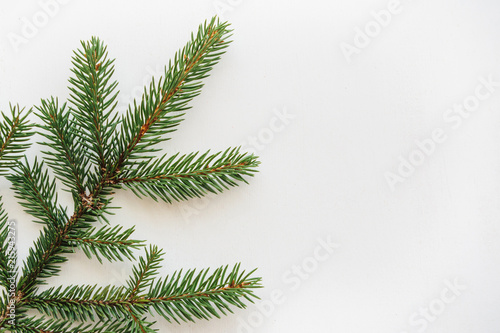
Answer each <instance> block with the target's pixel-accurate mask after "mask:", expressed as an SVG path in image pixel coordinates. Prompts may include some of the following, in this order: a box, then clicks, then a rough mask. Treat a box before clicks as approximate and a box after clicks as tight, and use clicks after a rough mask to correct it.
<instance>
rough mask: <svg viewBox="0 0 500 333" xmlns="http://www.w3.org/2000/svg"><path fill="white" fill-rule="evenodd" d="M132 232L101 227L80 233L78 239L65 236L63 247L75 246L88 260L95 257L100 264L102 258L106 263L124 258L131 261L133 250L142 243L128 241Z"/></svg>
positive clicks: (130, 230) (117, 227) (131, 229)
mask: <svg viewBox="0 0 500 333" xmlns="http://www.w3.org/2000/svg"><path fill="white" fill-rule="evenodd" d="M133 232H134V228H133V227H132V228H130V229H126V230H124V231H123V232H122V227H120V226H115V227H103V228H101V229H99V230H97V231H96V228H92V229H90V230H87V231H82V232H81V233H80V235H79V236H78V237H69V236H66V237H65V238H64V242H63V246H68V247H72V246H76V247H78V248H80V249H81V250H83V252H84V253H85V255H86V256H87V257H88V258H89V259H90V258H92V257H93V256H95V257H96V258H97V260H99V262H100V263H102V259H103V258H104V259H106V260H108V261H116V260H119V261H123V260H124V259H125V258H126V259H129V260H133V259H135V258H134V253H133V250H134V249H138V248H139V247H141V246H143V244H142V241H138V240H134V239H130V236H131V235H132V233H133Z"/></svg>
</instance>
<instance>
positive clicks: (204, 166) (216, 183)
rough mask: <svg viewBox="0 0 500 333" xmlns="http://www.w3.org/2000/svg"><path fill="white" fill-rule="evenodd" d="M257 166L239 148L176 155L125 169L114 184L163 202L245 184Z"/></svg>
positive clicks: (252, 158) (249, 156)
mask: <svg viewBox="0 0 500 333" xmlns="http://www.w3.org/2000/svg"><path fill="white" fill-rule="evenodd" d="M258 164H259V162H258V161H257V158H256V157H255V156H254V155H247V154H242V153H240V151H239V148H229V149H227V150H226V151H223V152H218V153H215V154H211V155H210V154H209V151H207V152H206V153H204V154H201V155H199V154H198V153H191V154H187V155H182V156H180V155H179V154H175V155H172V156H170V157H167V155H164V156H163V157H160V158H158V159H153V160H146V161H143V162H141V163H139V164H138V165H136V166H135V167H134V168H133V169H126V170H124V172H123V173H122V175H121V176H122V177H123V178H119V179H117V180H116V182H118V183H120V184H123V186H124V187H127V188H130V189H131V190H132V192H134V193H135V194H136V195H137V196H138V197H144V196H149V197H151V198H153V199H154V200H157V198H160V199H161V200H163V201H166V202H172V200H177V201H180V200H186V199H188V198H193V197H201V196H203V195H205V194H206V193H207V192H211V193H217V192H222V191H223V190H225V189H228V187H229V186H237V185H238V183H237V181H241V182H245V183H246V180H245V178H243V176H253V173H255V172H256V169H255V168H256V167H257V166H258Z"/></svg>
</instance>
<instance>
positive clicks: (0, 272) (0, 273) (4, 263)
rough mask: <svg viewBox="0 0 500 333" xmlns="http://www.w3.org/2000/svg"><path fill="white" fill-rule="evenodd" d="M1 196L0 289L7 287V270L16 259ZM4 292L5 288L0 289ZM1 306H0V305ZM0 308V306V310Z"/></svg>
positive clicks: (4, 298) (10, 269)
mask: <svg viewBox="0 0 500 333" xmlns="http://www.w3.org/2000/svg"><path fill="white" fill-rule="evenodd" d="M1 200H2V198H1V197H0V289H1V288H2V287H4V288H6V289H7V288H8V287H9V284H10V282H9V280H8V278H9V276H10V274H9V272H11V271H12V266H13V264H14V262H13V261H15V260H16V259H17V253H16V252H15V250H16V249H15V247H14V244H13V241H12V239H11V236H13V235H12V234H11V232H10V229H9V227H10V224H9V221H8V217H7V213H6V212H5V210H4V208H3V203H2V201H1ZM2 292H5V290H2ZM1 299H2V300H7V296H6V295H2V297H1ZM0 307H1V306H0ZM1 311H2V309H1V308H0V312H1Z"/></svg>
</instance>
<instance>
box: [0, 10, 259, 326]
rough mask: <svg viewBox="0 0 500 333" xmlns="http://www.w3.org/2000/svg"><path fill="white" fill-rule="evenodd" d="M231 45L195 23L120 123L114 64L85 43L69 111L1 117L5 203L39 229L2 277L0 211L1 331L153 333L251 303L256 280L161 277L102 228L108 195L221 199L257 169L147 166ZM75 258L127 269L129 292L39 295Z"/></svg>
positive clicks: (206, 161)
mask: <svg viewBox="0 0 500 333" xmlns="http://www.w3.org/2000/svg"><path fill="white" fill-rule="evenodd" d="M230 35H231V30H229V25H228V24H227V23H221V22H219V21H218V20H217V19H216V18H213V19H212V20H210V21H208V22H205V23H204V24H202V25H200V27H199V29H198V32H197V33H195V34H192V35H191V39H190V40H189V41H188V43H187V44H186V46H185V47H183V48H182V49H181V50H179V51H178V52H177V53H176V54H175V56H174V58H173V59H172V60H171V61H170V63H169V66H168V67H167V68H166V69H165V75H164V76H163V77H161V78H154V79H153V80H152V82H151V84H150V85H149V86H148V87H146V88H145V89H144V95H143V96H142V99H141V100H139V101H134V103H133V105H131V106H130V107H129V108H128V110H125V112H124V113H123V114H120V113H119V112H118V111H117V110H116V104H117V103H116V99H117V94H118V92H117V90H116V88H117V85H118V84H117V82H116V81H114V80H113V74H114V59H112V58H110V57H109V55H108V51H107V47H106V46H105V44H104V43H103V42H102V41H101V40H99V39H98V38H96V37H93V38H92V39H91V40H90V41H88V42H82V44H81V48H80V49H79V50H77V51H75V53H74V57H73V58H72V64H73V66H74V67H73V68H72V70H71V71H72V77H71V78H70V81H69V82H70V86H69V90H70V98H69V102H68V103H66V102H61V103H60V102H59V101H58V99H57V98H54V97H50V98H48V99H42V100H41V102H40V103H39V104H38V105H37V106H35V109H36V112H35V113H34V115H35V116H37V117H38V119H39V121H38V122H36V123H31V122H29V121H28V115H29V114H30V112H29V111H28V112H24V111H23V110H22V109H20V108H19V107H18V106H16V107H11V112H10V113H8V114H5V115H4V114H2V116H1V118H0V175H3V176H6V177H7V179H8V180H9V181H10V182H11V183H12V189H13V190H14V194H15V197H16V198H17V199H18V200H19V203H20V204H21V206H22V207H23V208H24V210H25V212H26V213H28V214H30V215H31V216H32V217H33V221H34V222H38V223H41V225H42V230H41V231H40V234H39V236H38V238H37V239H36V240H35V241H34V243H33V246H32V247H31V248H30V249H29V251H28V255H27V257H26V258H25V259H24V261H23V263H21V264H20V265H17V264H16V266H15V267H14V270H11V267H9V265H8V263H9V260H11V259H12V258H14V261H16V258H17V257H16V255H17V252H16V250H15V247H14V246H13V245H15V244H12V241H11V240H12V238H11V237H9V232H10V220H9V219H8V217H7V214H6V213H5V211H4V210H3V207H2V205H1V202H0V332H2V333H3V332H38V333H40V332H52V333H57V332H61V333H63V332H64V333H66V332H71V333H77V332H78V333H98V332H102V333H104V332H108V333H109V332H113V333H117V332H118V333H120V332H126V333H129V332H138V333H145V332H157V331H158V330H157V329H155V327H154V318H151V316H153V317H158V316H160V317H163V318H165V319H166V320H167V321H169V322H182V321H194V320H196V319H210V318H213V317H216V318H219V317H220V316H221V315H223V314H227V313H230V312H232V308H244V307H245V306H246V304H247V303H248V302H253V301H254V299H256V298H257V296H256V295H255V293H254V291H255V288H259V287H260V278H259V277H255V276H254V271H250V272H249V273H245V271H244V270H242V269H241V268H240V265H239V264H237V265H234V266H233V267H232V268H230V267H229V266H222V267H219V268H217V269H215V270H209V269H201V270H199V271H198V270H187V271H182V270H179V271H175V272H174V273H172V274H170V275H167V276H163V275H162V274H161V271H162V268H161V264H162V262H163V261H162V260H163V256H164V253H163V251H162V250H161V249H160V248H159V247H157V246H149V247H148V248H147V249H146V254H145V256H143V257H139V258H138V259H137V260H136V259H135V258H136V256H135V252H136V250H137V249H138V248H140V247H142V246H144V245H145V244H144V242H143V241H139V240H136V239H135V238H134V237H133V233H134V231H135V228H134V227H132V228H124V227H122V226H120V225H117V224H114V221H112V219H111V218H110V217H111V215H112V212H113V211H112V209H113V208H118V207H112V205H111V202H112V199H113V194H114V193H115V192H116V191H118V190H120V189H123V188H127V189H131V190H132V191H133V192H134V193H135V194H137V195H138V196H139V197H144V196H147V197H150V198H153V199H154V200H157V199H161V200H162V201H165V202H167V203H171V202H172V201H174V200H186V199H189V198H193V197H201V196H203V195H206V194H207V193H219V192H222V191H224V190H227V189H229V188H230V187H233V186H237V185H238V184H240V183H246V182H247V179H248V178H249V177H251V176H253V175H254V173H255V172H256V171H257V170H256V168H257V166H258V165H259V161H258V160H257V157H256V156H254V155H251V154H247V153H244V152H240V150H239V148H228V149H226V150H224V151H221V152H217V153H210V152H206V153H201V154H200V153H186V154H181V153H178V152H173V153H168V154H163V156H162V157H156V153H157V152H158V150H159V148H158V147H159V146H158V145H157V144H158V143H160V142H162V141H165V140H167V139H169V137H168V136H167V135H168V134H169V133H171V132H172V131H174V130H175V128H176V126H178V125H179V123H180V122H181V120H182V117H183V116H184V115H185V112H186V110H188V109H189V108H190V106H189V102H190V101H191V100H192V99H193V98H194V97H195V96H197V95H198V94H199V93H200V92H201V88H202V86H203V84H202V79H204V78H206V77H207V76H208V75H209V72H210V71H211V70H212V68H213V66H214V65H215V64H217V63H218V61H219V60H220V58H221V55H222V54H223V53H224V51H225V49H226V47H227V46H228V45H229V43H230V40H229V37H230ZM35 130H36V132H37V133H38V134H40V137H41V138H42V139H43V141H41V142H39V144H41V145H42V146H43V147H44V149H43V151H42V153H43V157H42V159H40V158H39V157H35V158H28V157H26V156H25V155H24V154H25V153H24V151H25V150H26V149H27V148H28V147H29V146H30V142H29V139H30V138H31V136H32V135H33V134H34V132H35ZM60 189H62V190H65V191H68V192H70V193H71V195H72V199H73V203H72V205H69V206H68V207H66V206H63V205H61V203H60V202H59V201H58V193H59V190H60ZM71 212H72V213H71ZM102 223H106V224H107V225H101V224H102ZM75 251H83V253H84V254H86V256H87V257H89V258H91V259H92V258H94V259H97V261H98V262H99V263H103V261H104V260H106V261H117V260H119V261H124V260H129V261H131V262H133V263H134V264H133V268H132V270H131V272H130V276H129V278H128V279H127V282H126V283H125V284H124V285H108V286H100V285H70V286H54V287H51V288H49V289H46V290H45V291H41V290H40V286H42V285H45V284H49V280H50V278H51V277H54V276H57V275H59V274H60V273H61V272H62V270H63V269H64V268H65V266H64V263H65V262H66V261H68V260H69V259H70V256H69V254H71V253H73V252H75ZM16 262H17V261H16ZM12 273H13V274H12ZM7 290H8V292H7ZM13 308H14V309H15V311H14V312H15V315H14V317H12V313H13V312H12V311H13V310H12V309H13ZM32 310H37V311H38V312H39V313H40V314H41V315H39V316H37V315H34V313H33V311H32Z"/></svg>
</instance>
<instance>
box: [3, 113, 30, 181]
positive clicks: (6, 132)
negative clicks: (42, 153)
mask: <svg viewBox="0 0 500 333" xmlns="http://www.w3.org/2000/svg"><path fill="white" fill-rule="evenodd" d="M10 110H11V114H10V117H9V116H8V115H6V114H4V113H2V115H1V118H0V175H3V176H5V175H6V174H8V172H9V171H10V168H12V167H13V166H14V165H15V162H16V161H17V160H18V159H19V158H21V157H22V156H23V153H24V151H25V150H26V149H28V148H29V146H30V143H29V142H28V140H29V139H30V137H31V136H32V135H33V131H32V128H33V125H32V124H31V123H30V122H29V121H28V115H29V114H30V112H31V110H29V111H27V112H24V109H19V106H12V105H11V106H10Z"/></svg>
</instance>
